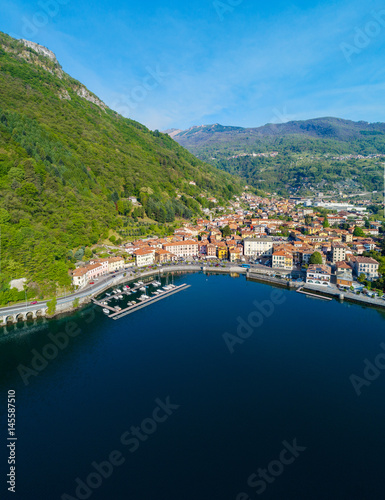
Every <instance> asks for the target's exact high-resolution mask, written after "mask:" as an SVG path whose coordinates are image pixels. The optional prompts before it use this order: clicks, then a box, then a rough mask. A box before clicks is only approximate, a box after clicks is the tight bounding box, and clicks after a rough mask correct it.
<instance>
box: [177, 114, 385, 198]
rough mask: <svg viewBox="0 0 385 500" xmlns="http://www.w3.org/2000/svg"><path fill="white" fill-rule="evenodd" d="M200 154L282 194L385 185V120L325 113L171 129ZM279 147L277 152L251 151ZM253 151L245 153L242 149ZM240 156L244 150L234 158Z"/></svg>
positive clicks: (195, 152) (220, 165) (373, 187)
mask: <svg viewBox="0 0 385 500" xmlns="http://www.w3.org/2000/svg"><path fill="white" fill-rule="evenodd" d="M171 135H172V136H173V137H174V139H175V140H176V141H178V142H179V143H180V144H181V145H183V146H184V147H186V148H187V149H189V151H191V152H192V153H193V154H195V155H197V156H198V157H199V158H200V159H202V160H204V161H207V162H210V163H211V164H212V165H215V166H217V167H218V168H221V169H222V170H224V171H227V172H230V173H232V174H236V175H240V176H242V177H243V178H244V179H245V180H246V181H247V182H248V183H249V184H251V185H252V186H254V187H256V188H258V189H261V190H264V191H268V192H271V191H276V192H278V193H279V194H282V195H287V194H302V195H304V194H309V193H310V192H311V189H314V190H319V189H321V190H327V191H335V192H339V191H345V192H346V193H349V192H352V191H354V192H355V191H374V190H382V186H383V171H384V166H383V165H384V161H385V158H381V157H375V158H368V159H360V158H349V157H348V156H349V155H363V156H369V155H378V154H385V124H384V123H373V124H369V123H366V122H352V121H349V120H342V119H337V118H319V119H315V120H306V121H302V122H288V123H283V124H271V125H265V126H264V127H259V128H255V129H245V128H241V127H223V126H221V125H210V126H203V127H192V128H191V129H189V130H186V131H179V132H178V131H174V132H173V133H172V134H171ZM273 151H276V152H278V155H277V156H275V157H269V156H268V157H263V156H257V157H253V156H251V155H252V154H253V153H255V154H259V153H269V152H273ZM246 154H247V155H250V156H239V155H246ZM234 156H238V157H236V158H234Z"/></svg>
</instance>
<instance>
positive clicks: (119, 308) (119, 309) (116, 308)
mask: <svg viewBox="0 0 385 500" xmlns="http://www.w3.org/2000/svg"><path fill="white" fill-rule="evenodd" d="M114 309H115V311H118V312H119V311H121V310H122V308H121V307H119V306H115V308H114Z"/></svg>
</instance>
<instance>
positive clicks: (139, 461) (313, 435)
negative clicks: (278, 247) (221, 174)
mask: <svg viewBox="0 0 385 500" xmlns="http://www.w3.org/2000/svg"><path fill="white" fill-rule="evenodd" d="M174 283H175V284H181V283H188V284H190V285H191V287H190V288H188V289H187V290H185V291H182V292H180V293H177V294H175V295H173V296H171V297H169V298H166V299H164V300H162V301H159V302H157V303H155V304H153V305H151V306H149V307H146V308H143V309H141V310H140V311H137V312H136V313H134V314H132V315H129V316H126V317H124V318H122V319H120V320H117V321H113V320H111V319H109V318H107V317H106V316H105V315H104V314H103V313H102V312H101V310H100V309H99V308H96V309H95V310H94V309H93V308H89V309H87V310H83V311H82V312H81V313H77V314H75V315H73V316H71V317H66V318H62V319H59V320H55V321H50V322H43V323H40V324H39V323H38V324H34V325H30V326H29V327H28V328H26V327H22V326H20V325H19V326H15V327H11V328H8V330H7V331H5V330H3V332H2V333H0V370H1V378H0V392H1V405H0V422H1V427H0V428H1V429H2V431H1V439H0V450H1V451H0V459H1V462H0V471H1V476H0V479H1V490H0V491H1V494H0V497H1V498H8V497H9V498H13V497H12V493H8V492H7V486H8V485H6V479H7V478H6V473H7V472H8V466H7V449H6V444H7V430H6V418H5V407H6V406H5V405H6V398H7V392H8V390H9V389H13V390H15V391H16V411H17V417H16V436H17V438H18V441H17V445H16V453H17V459H16V460H17V469H16V492H17V493H16V495H14V498H18V499H22V500H24V499H25V500H35V499H36V500H54V499H58V500H59V499H61V498H63V500H65V499H66V500H68V499H74V498H78V499H86V498H91V499H95V500H98V499H103V500H104V499H106V500H128V499H133V500H227V499H229V500H254V499H256V498H262V499H266V500H267V499H277V500H286V499H289V500H291V499H293V500H302V499H303V500H310V499H316V500H318V499H320V500H321V499H322V500H325V499H343V500H345V499H346V500H355V499H360V500H364V499H365V500H367V499H370V500H377V499H378V500H380V499H381V500H383V499H384V495H385V493H384V492H385V369H383V368H385V356H384V357H382V358H381V357H379V355H380V354H381V353H384V354H385V350H384V349H383V348H382V347H381V343H384V342H385V314H384V313H383V312H379V311H377V310H374V309H369V308H364V307H361V306H358V305H349V304H343V303H338V302H337V301H331V302H328V301H323V300H319V299H311V298H308V297H306V296H304V295H301V294H298V293H295V292H293V291H288V290H280V289H279V288H273V287H271V286H268V285H264V284H260V283H255V282H249V281H246V279H245V278H244V277H238V278H232V277H230V276H227V275H210V276H206V275H204V274H192V275H184V276H175V277H174ZM266 301H269V303H267V302H266ZM273 302H274V303H273ZM261 304H262V306H261ZM261 307H262V310H263V311H264V313H263V314H260V315H258V314H257V311H258V308H259V309H260V308H261ZM239 318H242V324H243V327H242V329H240V330H239V331H238V334H240V335H241V336H237V329H238V327H239V321H240V320H239ZM250 325H251V326H250ZM66 331H67V333H66V334H65V335H63V334H62V335H58V334H59V333H60V332H66ZM225 334H227V335H225ZM53 335H56V336H57V337H55V338H56V339H59V340H58V342H59V343H60V342H62V347H63V348H62V349H59V348H56V351H55V348H53V347H52V342H53V340H52V338H53ZM66 342H67V344H68V345H65V344H66ZM50 344H51V347H47V346H49V345H50ZM230 351H232V352H230ZM42 353H44V355H45V356H47V357H51V359H50V360H49V361H48V362H45V358H40V365H39V364H38V361H36V359H35V361H34V363H35V365H34V366H35V368H38V369H32V368H31V367H32V365H31V363H32V361H33V359H34V357H35V358H36V354H37V356H38V357H39V355H42ZM366 359H367V360H369V361H370V362H372V363H374V362H375V360H376V359H377V363H378V364H379V365H380V366H381V367H383V368H381V369H378V368H376V367H375V365H373V367H371V369H369V371H368V370H367V373H366V375H367V376H368V377H370V378H371V380H370V381H368V380H364V369H365V366H366V365H365V360H366ZM36 363H37V364H36ZM381 363H382V365H381ZM32 370H33V371H32ZM370 370H371V371H370ZM353 374H354V375H356V376H357V377H361V381H360V382H357V380H360V379H358V378H357V379H355V384H356V387H354V386H353V383H352V380H351V375H353ZM363 382H365V385H363ZM358 392H360V393H361V394H360V395H358ZM138 427H139V429H138ZM135 428H136V430H135ZM135 434H136V437H135ZM284 450H287V451H284ZM106 461H108V462H109V464H106V463H104V464H102V462H106ZM111 463H112V464H113V465H111ZM100 464H101V469H100V467H99V466H100ZM97 471H98V472H97ZM103 475H104V477H103ZM258 475H260V477H257V476H258ZM77 478H78V482H76V480H77ZM83 482H84V483H83ZM87 482H88V485H87ZM78 484H80V485H81V486H80V487H79V488H78V491H77V492H76V488H77V486H78ZM63 495H64V496H63Z"/></svg>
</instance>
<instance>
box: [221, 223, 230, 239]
mask: <svg viewBox="0 0 385 500" xmlns="http://www.w3.org/2000/svg"><path fill="white" fill-rule="evenodd" d="M221 231H222V237H223V238H226V237H227V236H231V229H230V226H229V225H227V226H225V227H223V228H222V230H221Z"/></svg>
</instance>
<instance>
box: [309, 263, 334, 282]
mask: <svg viewBox="0 0 385 500" xmlns="http://www.w3.org/2000/svg"><path fill="white" fill-rule="evenodd" d="M330 279H331V269H330V267H329V266H326V265H325V264H310V266H309V267H308V269H307V271H306V283H309V284H310V285H322V286H329V285H330Z"/></svg>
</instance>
